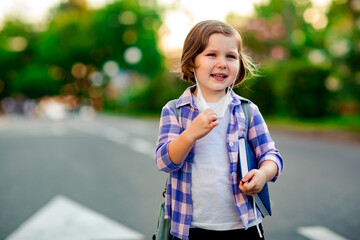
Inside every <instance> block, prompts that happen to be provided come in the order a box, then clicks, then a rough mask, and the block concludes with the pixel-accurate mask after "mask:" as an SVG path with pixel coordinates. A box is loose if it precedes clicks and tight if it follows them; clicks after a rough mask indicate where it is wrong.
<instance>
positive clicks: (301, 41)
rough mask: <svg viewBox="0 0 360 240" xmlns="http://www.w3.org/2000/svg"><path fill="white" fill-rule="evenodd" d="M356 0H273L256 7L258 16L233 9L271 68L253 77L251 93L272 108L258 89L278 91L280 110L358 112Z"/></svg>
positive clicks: (249, 42)
mask: <svg viewBox="0 0 360 240" xmlns="http://www.w3.org/2000/svg"><path fill="white" fill-rule="evenodd" d="M355 2H356V1H340V0H334V1H332V2H330V4H329V6H328V7H326V6H317V5H315V4H313V2H312V1H310V0H293V1H283V0H271V1H270V2H269V3H268V4H266V5H258V6H257V7H256V16H255V17H254V18H251V19H244V18H241V17H239V16H236V15H235V14H232V15H229V17H228V21H229V22H230V23H231V24H233V25H235V26H239V27H240V29H241V30H243V32H244V34H245V41H246V43H245V45H246V46H248V51H249V52H250V54H251V55H252V56H253V58H254V59H255V60H256V61H258V62H261V64H262V66H265V68H266V69H265V74H264V75H262V77H261V79H257V80H252V81H254V84H252V85H251V84H250V83H247V85H249V86H250V89H251V91H249V92H248V93H245V95H248V97H249V98H251V99H254V100H258V102H256V103H257V104H258V105H259V107H260V108H261V109H263V108H265V113H271V112H268V110H267V108H268V107H269V103H268V101H266V100H261V99H259V98H260V97H259V96H258V95H264V96H268V98H267V99H270V97H272V98H273V99H271V101H273V106H272V107H275V108H276V110H275V112H276V113H277V114H278V115H289V116H296V117H307V118H308V117H323V116H329V115H334V114H336V115H339V114H340V115H344V114H357V113H358V110H359V106H360V104H359V103H360V101H359V96H360V91H359V90H360V89H359V88H360V81H359V79H360V73H359V70H358V65H359V48H360V44H359V40H360V39H359V16H358V15H359V11H360V6H359V4H356V3H355ZM309 73H311V74H309ZM305 78H306V79H305ZM262 85H263V86H266V87H262V88H261V86H262ZM237 91H239V92H240V93H241V94H243V95H244V92H245V91H246V90H245V89H243V88H239V89H238V90H237ZM315 95H316V97H315ZM295 108H296V109H295ZM309 108H312V110H309Z"/></svg>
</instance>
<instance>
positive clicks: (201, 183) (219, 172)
mask: <svg viewBox="0 0 360 240" xmlns="http://www.w3.org/2000/svg"><path fill="white" fill-rule="evenodd" d="M215 104H216V103H215ZM208 105H209V107H212V104H211V103H208ZM219 121H220V124H219V125H218V126H216V127H215V128H213V129H212V130H211V131H210V133H208V134H207V135H206V136H205V137H203V138H201V139H198V140H197V141H196V142H195V155H194V162H193V164H192V175H191V178H192V185H191V191H192V201H193V220H192V224H191V227H199V228H203V229H209V230H219V231H224V230H232V229H240V228H243V225H242V223H241V219H240V216H239V213H238V211H237V209H236V207H235V203H234V196H233V193H232V187H231V182H230V170H229V168H230V166H229V165H230V161H229V154H228V149H227V145H226V133H227V129H228V125H229V121H230V110H229V107H228V108H227V110H226V111H225V115H224V117H223V118H221V119H219Z"/></svg>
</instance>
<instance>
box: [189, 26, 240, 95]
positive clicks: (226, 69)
mask: <svg viewBox="0 0 360 240" xmlns="http://www.w3.org/2000/svg"><path fill="white" fill-rule="evenodd" d="M195 66H196V69H195V73H196V77H197V80H198V84H199V85H200V89H201V92H202V94H203V96H204V98H205V100H206V101H207V102H217V101H218V100H220V98H221V97H223V96H224V95H225V89H226V88H227V87H229V86H230V85H232V83H233V82H234V81H235V79H236V77H237V75H238V72H239V53H238V48H237V41H236V38H235V37H233V36H225V35H223V34H220V33H214V34H212V35H211V36H210V38H209V42H208V45H207V46H206V48H205V49H204V51H203V52H201V53H200V54H199V55H197V56H196V57H195ZM196 93H197V91H196Z"/></svg>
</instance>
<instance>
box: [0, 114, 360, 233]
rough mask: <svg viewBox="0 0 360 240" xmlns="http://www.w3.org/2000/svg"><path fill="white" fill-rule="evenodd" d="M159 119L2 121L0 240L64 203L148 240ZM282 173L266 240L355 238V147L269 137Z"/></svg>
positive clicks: (358, 154) (359, 209)
mask: <svg viewBox="0 0 360 240" xmlns="http://www.w3.org/2000/svg"><path fill="white" fill-rule="evenodd" d="M157 131H158V121H156V120H154V121H143V120H138V119H131V118H124V117H121V118H120V117H113V116H98V117H97V118H96V119H94V120H92V121H86V120H83V119H81V118H78V117H73V118H70V119H67V120H64V121H50V120H46V119H35V120H29V119H24V118H18V117H11V118H9V117H6V118H5V117H1V118H0V239H5V238H6V237H7V236H8V235H9V234H11V233H13V232H14V231H16V229H17V228H18V227H19V226H20V224H22V223H23V222H24V221H26V220H27V219H29V218H30V217H31V216H33V214H34V213H35V212H37V211H38V210H39V209H41V208H42V207H43V206H44V205H45V204H46V203H48V202H49V201H50V200H51V199H52V198H53V197H54V196H57V195H62V196H66V197H67V198H70V199H72V200H74V201H76V202H77V203H79V204H82V205H83V206H86V207H87V208H90V209H92V210H94V211H96V212H99V213H101V214H103V215H105V216H107V217H108V218H111V219H113V220H115V221H116V222H119V223H121V224H123V225H125V226H127V227H129V228H131V229H133V230H135V231H137V232H139V233H142V234H144V235H145V239H150V238H151V235H152V233H153V231H154V229H155V226H156V221H157V214H158V210H159V205H160V203H161V201H162V200H163V199H162V196H161V192H162V189H163V186H164V183H165V179H166V174H164V173H161V172H158V171H157V168H156V165H155V162H154V158H153V153H154V147H155V142H156V138H157ZM272 137H273V139H274V140H275V142H276V145H277V147H278V148H279V149H280V152H281V153H282V155H283V158H284V161H285V170H284V173H283V175H282V176H281V177H280V178H279V179H278V181H277V182H276V183H271V184H270V186H269V187H270V192H271V200H272V208H273V209H272V210H273V216H272V217H268V218H266V219H265V220H264V223H263V225H264V229H265V236H266V239H268V240H289V239H291V240H293V239H295V240H296V239H298V240H305V239H308V238H306V237H304V236H303V235H301V234H299V231H298V229H299V227H311V226H323V227H325V228H326V229H329V230H331V231H333V232H335V233H337V234H339V235H341V236H342V237H343V238H344V239H354V240H355V239H359V238H358V236H360V228H359V227H360V205H359V202H360V188H359V183H360V174H359V170H360V147H359V144H358V143H357V144H356V143H351V142H341V141H336V140H331V139H330V140H324V139H322V140H320V139H317V138H314V137H307V136H304V135H302V136H296V134H293V133H291V134H289V133H286V132H282V131H273V132H272Z"/></svg>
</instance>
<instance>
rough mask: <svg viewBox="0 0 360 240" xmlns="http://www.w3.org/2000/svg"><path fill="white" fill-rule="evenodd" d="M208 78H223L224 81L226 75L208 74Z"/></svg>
mask: <svg viewBox="0 0 360 240" xmlns="http://www.w3.org/2000/svg"><path fill="white" fill-rule="evenodd" d="M210 76H212V77H215V78H223V79H225V78H226V77H227V75H225V74H210Z"/></svg>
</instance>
